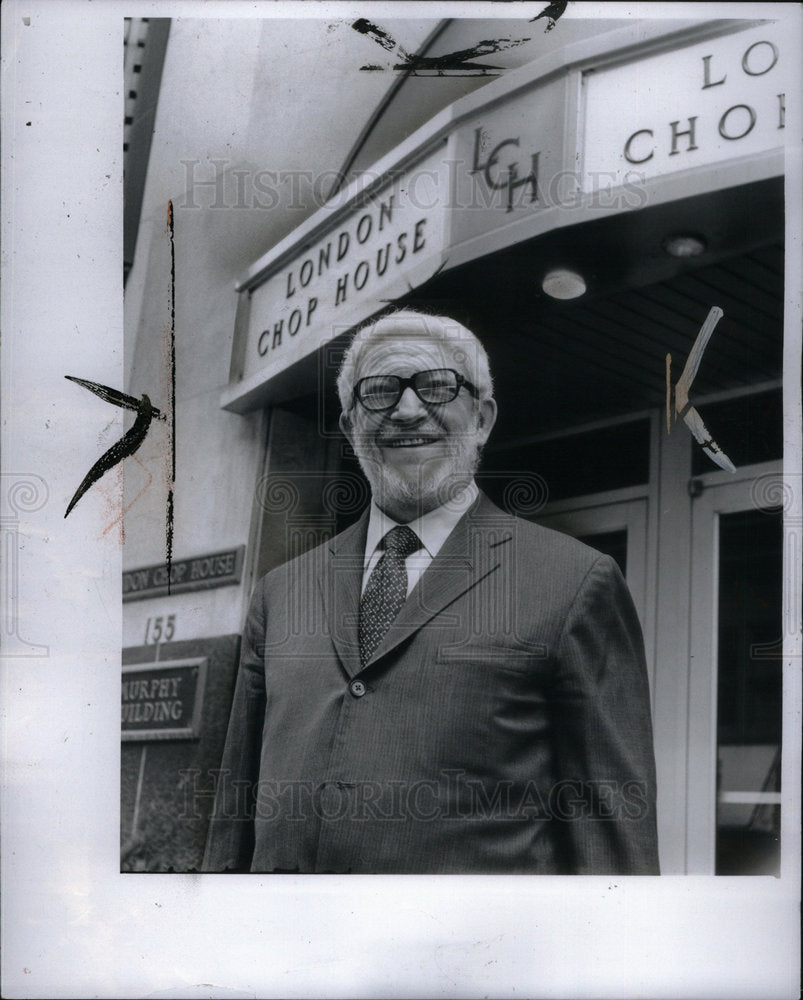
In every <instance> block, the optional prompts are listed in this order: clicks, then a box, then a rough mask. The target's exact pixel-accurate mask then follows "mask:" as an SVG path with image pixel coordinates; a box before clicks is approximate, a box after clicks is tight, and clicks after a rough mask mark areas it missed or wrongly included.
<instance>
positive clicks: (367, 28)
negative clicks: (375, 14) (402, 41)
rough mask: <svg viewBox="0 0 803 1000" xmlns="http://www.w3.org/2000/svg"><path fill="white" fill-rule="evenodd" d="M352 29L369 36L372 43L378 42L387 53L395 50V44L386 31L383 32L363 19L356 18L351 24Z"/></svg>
mask: <svg viewBox="0 0 803 1000" xmlns="http://www.w3.org/2000/svg"><path fill="white" fill-rule="evenodd" d="M352 28H354V30H355V31H359V32H360V34H362V35H370V36H371V38H373V39H374V41H376V42H378V44H379V45H381V46H382V48H383V49H387V50H388V52H392V51H393V49H395V48H396V43H395V42H394V41H393V39H392V38H391V37H390V35H389V34H388V33H387V31H383V30H382V29H381V28H380V27H379V26H378V25H376V24H371V22H370V21H369V20H367V19H366V18H364V17H359V18H357V20H356V21H355V22H354V24H352Z"/></svg>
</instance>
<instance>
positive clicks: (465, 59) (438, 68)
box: [352, 17, 530, 76]
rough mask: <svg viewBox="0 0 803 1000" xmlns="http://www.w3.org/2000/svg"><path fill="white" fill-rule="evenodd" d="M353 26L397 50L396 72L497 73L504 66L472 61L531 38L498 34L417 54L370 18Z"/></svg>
mask: <svg viewBox="0 0 803 1000" xmlns="http://www.w3.org/2000/svg"><path fill="white" fill-rule="evenodd" d="M352 28H354V30H355V31H359V32H360V34H363V35H367V36H368V37H369V38H373V39H374V41H375V42H376V43H377V44H378V45H381V46H382V48H383V49H385V50H386V51H388V52H395V53H396V54H397V55H398V56H399V57H400V58H401V60H402V61H401V62H398V63H396V64H395V65H394V66H393V69H394V70H395V71H396V72H401V73H409V74H410V75H411V76H449V75H460V76H497V75H498V74H497V73H492V72H491V70H501V69H503V68H504V67H502V66H491V65H489V64H487V63H476V62H470V60H471V59H477V58H479V57H481V56H487V55H490V54H491V53H492V52H502V51H504V50H505V49H510V48H515V46H517V45H523V44H524V43H525V42H529V41H530V39H529V38H496V39H486V40H484V41H481V42H478V43H477V44H476V45H474V46H472V47H471V48H469V49H459V50H458V51H456V52H448V53H445V54H444V55H441V56H424V55H415V54H414V53H410V52H408V51H407V50H406V49H405V48H404V47H403V46H401V45H399V44H398V43H397V42H396V41H395V40H394V39H393V38H392V37H391V36H390V35H389V34H388V33H387V32H386V31H384V30H383V29H382V28H380V27H378V26H377V25H376V24H372V23H371V21H368V20H366V18H364V17H361V18H358V19H357V20H356V21H355V22H354V23H353V24H352ZM360 68H361V69H362V70H378V69H381V67H380V66H376V65H368V66H362V67H360Z"/></svg>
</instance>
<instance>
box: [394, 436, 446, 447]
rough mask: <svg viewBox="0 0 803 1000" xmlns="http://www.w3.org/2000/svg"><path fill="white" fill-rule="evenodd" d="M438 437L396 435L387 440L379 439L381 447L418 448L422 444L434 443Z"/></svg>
mask: <svg viewBox="0 0 803 1000" xmlns="http://www.w3.org/2000/svg"><path fill="white" fill-rule="evenodd" d="M438 440H439V438H432V437H412V436H411V437H398V438H392V439H390V440H388V441H380V442H379V444H380V447H381V448H419V447H421V446H422V445H427V444H435V442H436V441H438Z"/></svg>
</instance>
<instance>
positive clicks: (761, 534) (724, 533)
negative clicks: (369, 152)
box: [687, 466, 783, 875]
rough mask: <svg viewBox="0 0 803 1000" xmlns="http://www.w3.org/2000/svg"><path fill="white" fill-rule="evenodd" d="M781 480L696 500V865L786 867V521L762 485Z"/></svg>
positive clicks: (720, 490) (726, 485) (690, 796)
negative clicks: (783, 857)
mask: <svg viewBox="0 0 803 1000" xmlns="http://www.w3.org/2000/svg"><path fill="white" fill-rule="evenodd" d="M749 471H750V470H745V473H743V475H745V476H746V475H747V474H748V473H749ZM778 476H780V468H777V467H775V466H771V467H762V469H761V472H760V473H759V474H758V475H756V470H755V469H754V470H753V475H751V476H749V478H743V479H742V481H737V482H733V481H728V482H722V481H721V480H719V481H717V480H718V476H717V475H715V476H714V477H712V478H711V481H710V484H708V483H706V484H704V488H703V491H702V493H701V494H700V495H699V496H698V497H696V498H695V499H694V501H693V505H692V506H693V511H692V579H691V595H690V596H691V648H690V663H691V669H690V699H689V767H688V791H687V801H688V870H689V871H690V872H692V873H708V874H711V873H716V874H721V875H772V874H778V871H779V863H780V801H781V795H780V793H781V785H780V762H781V717H782V698H781V695H782V684H781V662H782V661H781V639H782V590H783V587H782V562H783V519H782V512H781V510H780V509H779V508H778V507H774V506H773V505H772V496H773V493H774V491H773V490H771V489H767V488H762V484H763V485H764V486H765V487H766V485H767V484H768V483H769V482H770V478H775V477H778ZM768 477H769V478H768ZM776 481H778V482H779V480H777V478H776Z"/></svg>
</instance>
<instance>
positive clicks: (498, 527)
mask: <svg viewBox="0 0 803 1000" xmlns="http://www.w3.org/2000/svg"><path fill="white" fill-rule="evenodd" d="M513 523H514V522H513V518H511V517H510V515H508V514H505V513H504V512H503V511H501V510H500V509H499V508H498V507H496V506H495V505H494V504H493V503H491V501H490V500H488V498H487V497H485V496H484V495H482V494H480V497H479V499H478V500H477V503H476V504H475V505H474V506H473V507H472V508H471V509H470V510H469V511H467V513H466V514H465V516H464V517H462V518H461V519H460V521H458V523H457V525H456V527H455V529H454V531H453V532H452V533H451V535H449V537H448V538H447V539H446V541H445V542H444V545H443V548H441V550H440V552H439V553H438V554H437V556H436V557H435V558H434V559H433V560H432V563H431V565H430V566H429V567H428V568H427V570H426V571H425V572H424V573H423V574H422V576H421V578H420V579H419V581H418V583H417V584H416V586H415V588H414V589H413V591H412V593H411V594H410V596H409V597H408V598H407V601H406V602H405V604H404V606H403V607H402V610H401V611H400V612H399V616H398V618H397V619H396V621H395V622H394V623H393V624H392V625H391V627H390V629H389V630H388V632H387V634H386V635H385V636H384V637H383V639H382V641H381V642H380V643H379V645H378V646H377V648H376V650H375V652H374V655H373V656H372V657H371V659H370V660H369V661H368V663H367V664H366V666H370V665H371V664H372V663H374V662H376V660H378V659H380V658H381V657H383V656H385V655H386V654H387V653H389V652H391V650H393V649H395V648H396V646H398V645H399V644H400V643H402V642H404V641H405V640H406V639H408V638H409V637H410V636H411V635H412V634H413V633H414V632H416V631H418V629H420V628H421V627H422V626H423V625H426V623H427V622H429V621H431V619H432V618H434V617H435V615H437V614H439V613H440V612H441V611H443V610H444V608H446V607H447V606H448V605H450V604H452V603H453V602H454V601H455V600H457V598H458V597H460V596H461V595H463V594H464V593H466V592H467V591H468V590H471V588H472V587H475V586H476V585H477V584H478V583H479V582H480V581H481V580H483V579H484V578H485V577H487V576H489V575H490V574H492V573H494V572H496V570H497V568H498V567H499V564H500V562H501V561H502V558H503V556H504V553H505V551H506V549H507V548H509V544H510V541H511V539H512V537H513ZM358 588H359V584H358ZM357 603H359V593H358V594H357ZM355 635H356V629H355ZM357 662H358V664H359V653H358V655H357Z"/></svg>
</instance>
